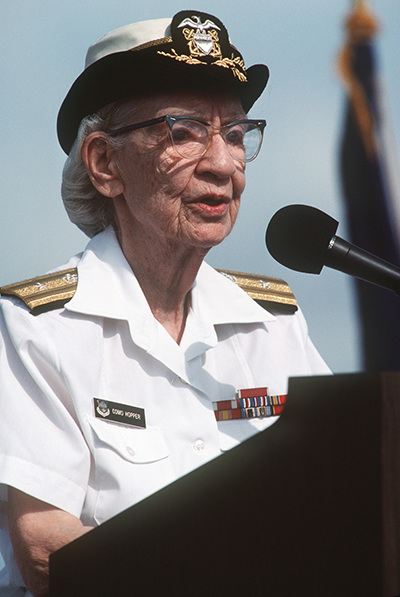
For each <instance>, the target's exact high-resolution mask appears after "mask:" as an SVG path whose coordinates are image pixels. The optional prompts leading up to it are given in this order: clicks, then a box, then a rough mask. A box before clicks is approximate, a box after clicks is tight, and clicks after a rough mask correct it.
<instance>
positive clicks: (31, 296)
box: [0, 267, 78, 315]
mask: <svg viewBox="0 0 400 597" xmlns="http://www.w3.org/2000/svg"><path fill="white" fill-rule="evenodd" d="M77 285H78V270H77V269H76V268H75V267H73V268H70V269H65V270H62V271H59V272H54V273H52V274H46V275H44V276H38V277H36V278H31V279H29V280H23V281H22V282H17V283H16V284H9V285H8V286H3V287H2V288H0V293H1V294H2V295H4V296H15V297H17V298H19V299H21V300H22V301H24V303H25V304H26V305H27V306H28V307H29V309H30V310H31V311H32V313H33V314H34V315H36V314H38V313H42V312H43V311H47V310H51V309H55V308H58V307H61V306H63V305H64V304H65V303H66V302H67V301H69V300H70V299H71V298H72V297H73V296H74V294H75V291H76V288H77Z"/></svg>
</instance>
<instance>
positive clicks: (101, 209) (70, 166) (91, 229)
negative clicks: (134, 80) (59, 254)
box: [61, 100, 142, 238]
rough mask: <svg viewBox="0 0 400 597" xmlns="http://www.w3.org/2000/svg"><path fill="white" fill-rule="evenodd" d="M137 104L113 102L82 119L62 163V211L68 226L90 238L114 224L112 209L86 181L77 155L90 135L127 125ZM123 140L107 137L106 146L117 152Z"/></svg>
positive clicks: (129, 101) (126, 101) (82, 163)
mask: <svg viewBox="0 0 400 597" xmlns="http://www.w3.org/2000/svg"><path fill="white" fill-rule="evenodd" d="M141 103H142V102H141V100H125V101H121V102H115V103H113V104H110V105H108V106H106V107H105V108H102V109H101V110H99V111H98V112H96V113H95V114H91V115H90V116H86V117H85V118H84V119H83V120H82V121H81V124H80V126H79V130H78V134H77V137H76V139H75V142H74V144H73V146H72V149H71V151H70V154H69V156H68V158H67V161H66V162H65V165H64V169H63V173H62V185H61V196H62V200H63V202H64V207H65V209H66V211H67V214H68V217H69V219H70V220H71V222H73V223H74V224H76V225H77V226H78V228H79V229H80V230H82V232H84V233H85V234H86V235H87V236H89V237H90V238H92V237H93V236H95V235H96V234H98V233H99V232H101V231H102V230H105V228H107V226H109V225H110V224H114V207H113V202H112V200H111V199H110V198H109V197H105V196H104V195H102V194H101V193H99V191H98V190H97V189H96V188H95V187H94V186H93V184H92V182H91V180H90V178H89V175H88V172H87V170H86V166H85V164H84V162H83V159H82V155H81V152H82V145H83V142H84V140H85V139H86V137H87V136H88V135H90V133H93V132H95V131H104V132H108V131H110V130H113V129H116V128H118V127H121V126H124V125H125V124H128V123H129V120H131V119H132V116H133V115H134V114H135V113H136V112H137V110H138V109H139V106H140V104H141ZM131 121H132V120H131ZM125 139H126V137H125V135H121V136H120V137H115V138H114V137H109V142H110V146H111V147H112V148H114V149H119V148H120V147H122V145H123V144H124V143H125Z"/></svg>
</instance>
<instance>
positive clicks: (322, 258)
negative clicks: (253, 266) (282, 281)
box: [265, 205, 400, 294]
mask: <svg viewBox="0 0 400 597" xmlns="http://www.w3.org/2000/svg"><path fill="white" fill-rule="evenodd" d="M338 225H339V223H338V222H337V221H336V220H334V219H333V218H332V217H331V216H328V214H326V213H324V212H323V211H321V210H319V209H317V208H316V207H310V206H309V205H287V206H286V207H283V208H282V209H280V210H279V211H277V212H276V214H275V215H274V216H273V217H272V218H271V221H270V223H269V224H268V227H267V232H266V238H265V241H266V245H267V248H268V251H269V252H270V254H271V255H272V257H273V258H274V259H276V261H278V262H279V263H280V264H282V265H284V266H285V267H289V268H290V269H293V270H296V271H299V272H305V273H308V274H319V273H320V272H321V270H322V268H323V266H324V265H326V266H327V267H331V268H333V269H336V270H338V271H340V272H344V273H345V274H349V275H350V276H355V277H356V278H360V279H361V280H366V281H367V282H371V283H372V284H377V285H378V286H383V287H384V288H387V289H389V290H393V291H394V292H395V293H396V294H400V269H399V268H397V267H395V266H394V265H392V264H391V263H388V262H387V261H384V260H383V259H380V258H379V257H376V256H375V255H372V254H371V253H368V251H364V250H363V249H360V248H359V247H356V246H355V245H352V244H351V243H349V242H347V241H345V240H343V239H342V238H339V237H338V236H336V235H335V232H336V229H337V227H338Z"/></svg>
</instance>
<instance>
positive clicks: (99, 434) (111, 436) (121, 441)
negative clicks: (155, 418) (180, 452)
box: [88, 417, 169, 464]
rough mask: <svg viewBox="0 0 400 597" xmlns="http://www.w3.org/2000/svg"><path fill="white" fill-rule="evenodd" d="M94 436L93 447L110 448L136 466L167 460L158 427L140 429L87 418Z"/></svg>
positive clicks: (166, 448)
mask: <svg viewBox="0 0 400 597" xmlns="http://www.w3.org/2000/svg"><path fill="white" fill-rule="evenodd" d="M88 423H89V425H90V427H91V428H92V431H93V432H94V436H95V440H96V441H95V447H97V448H101V447H105V448H111V450H113V451H114V452H116V453H117V454H119V455H120V456H121V457H122V458H123V459H124V460H127V461H129V462H133V463H136V464H145V463H150V462H157V461H158V460H163V459H164V458H168V456H169V450H168V446H167V444H166V442H165V439H164V436H163V434H162V431H161V429H160V428H159V427H147V429H140V428H137V427H131V426H128V425H119V424H118V423H111V422H107V421H102V420H101V419H95V418H92V417H91V418H88Z"/></svg>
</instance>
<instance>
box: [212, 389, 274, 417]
mask: <svg viewBox="0 0 400 597" xmlns="http://www.w3.org/2000/svg"><path fill="white" fill-rule="evenodd" d="M237 395H238V398H235V399H233V400H220V401H218V402H213V408H214V414H215V418H216V419H217V421H230V420H233V419H253V418H258V417H260V418H261V417H274V416H278V415H280V414H281V413H282V411H283V407H284V404H285V402H286V395H284V394H279V395H273V396H272V395H268V388H248V389H246V390H238V391H237Z"/></svg>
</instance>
